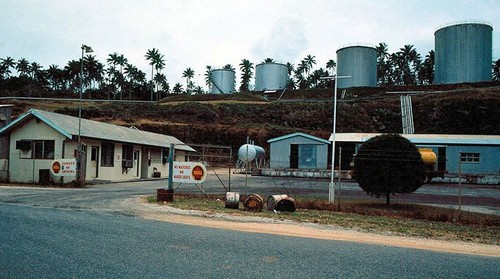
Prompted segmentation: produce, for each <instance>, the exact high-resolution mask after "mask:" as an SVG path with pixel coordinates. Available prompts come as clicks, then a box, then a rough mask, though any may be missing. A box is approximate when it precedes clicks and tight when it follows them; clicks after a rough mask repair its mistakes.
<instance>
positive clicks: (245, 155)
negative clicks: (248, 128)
mask: <svg viewBox="0 0 500 279" xmlns="http://www.w3.org/2000/svg"><path fill="white" fill-rule="evenodd" d="M256 155H257V150H256V149H255V146H254V145H252V144H244V145H242V146H241V147H240V149H238V158H239V159H240V160H241V161H243V162H245V163H248V162H251V161H253V159H255V156H256Z"/></svg>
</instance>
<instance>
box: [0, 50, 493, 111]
mask: <svg viewBox="0 0 500 279" xmlns="http://www.w3.org/2000/svg"><path fill="white" fill-rule="evenodd" d="M376 51H377V80H378V85H379V86H389V85H426V84H432V82H433V79H434V51H433V50H431V51H429V52H428V53H427V54H426V55H425V57H424V58H422V56H421V54H419V53H418V52H417V50H416V49H415V47H414V46H413V45H405V46H403V47H402V48H400V49H399V50H398V51H396V52H394V53H389V52H388V46H387V44H385V43H380V44H379V45H378V46H376ZM144 58H145V60H146V61H148V62H149V65H151V73H150V75H149V78H148V74H146V73H145V72H143V71H141V70H139V69H138V68H137V67H136V66H134V65H132V64H131V63H129V62H128V59H127V58H126V57H125V56H124V55H123V54H119V53H116V52H115V53H111V54H109V55H108V56H107V59H106V62H105V63H102V62H100V61H98V60H97V59H96V56H95V55H90V54H87V55H86V56H84V57H83V61H82V59H79V60H71V61H69V62H68V63H67V64H66V65H65V66H64V67H59V66H58V65H54V64H52V65H50V66H49V67H48V68H47V69H43V67H42V66H41V65H40V64H38V63H37V62H29V61H28V60H26V59H25V58H20V59H18V60H15V59H13V58H12V57H9V56H7V57H5V58H1V59H0V82H1V83H0V84H5V82H7V81H9V80H11V79H16V84H19V83H21V84H22V83H30V84H35V85H37V86H38V88H42V89H44V90H47V91H49V92H61V91H66V92H73V93H78V92H79V90H80V86H82V87H83V88H84V92H83V93H84V94H87V95H86V96H88V97H89V98H90V97H91V96H92V94H94V95H93V96H94V97H96V96H101V97H103V96H106V97H107V98H108V99H120V100H123V99H129V100H131V99H134V100H151V101H153V100H159V99H161V98H162V97H165V96H166V95H167V94H203V93H210V92H211V88H210V86H211V85H212V71H213V70H214V69H213V68H212V67H211V66H206V70H205V73H204V77H205V84H206V85H207V88H208V90H207V91H205V90H204V88H203V87H201V86H200V85H195V84H194V83H193V80H192V79H193V77H194V76H195V71H194V70H193V69H192V68H191V67H188V68H186V69H185V70H184V71H183V72H182V77H183V78H185V79H186V84H185V87H184V85H183V84H181V83H176V84H175V85H174V86H173V87H172V88H171V87H170V84H169V83H168V80H167V77H166V75H165V74H164V73H163V72H162V71H163V70H164V69H165V66H166V60H165V57H164V55H163V54H161V53H160V51H159V50H158V49H156V48H152V49H149V50H147V52H146V54H145V55H144ZM261 63H275V60H274V59H273V58H266V59H265V60H263V61H262V62H261ZM286 65H287V69H288V76H289V80H288V85H287V88H288V89H321V88H330V87H332V84H333V83H332V81H331V80H328V79H322V78H324V77H328V76H334V75H335V72H336V62H335V61H334V60H333V59H330V60H328V61H327V62H326V64H325V67H319V68H316V65H317V64H316V57H315V56H314V55H307V56H306V57H304V58H303V59H302V60H300V62H299V63H297V64H292V63H290V62H288V63H286ZM238 66H239V70H240V86H239V88H238V89H237V90H239V91H240V92H248V91H251V90H252V88H251V81H252V78H253V77H254V72H255V64H254V63H252V62H250V61H249V60H248V59H242V60H241V63H240V64H238ZM223 69H226V70H231V71H235V68H234V67H233V66H232V65H231V64H227V65H225V66H224V67H223ZM13 70H15V71H16V72H17V76H14V75H12V73H13ZM82 70H83V71H82ZM81 74H82V75H83V76H82V77H81V80H82V83H83V84H82V85H80V75H81ZM492 80H497V81H498V80H500V59H499V60H497V61H494V62H493V63H492ZM235 83H236V80H235ZM2 87H5V86H2ZM2 87H0V90H2V89H3V91H5V89H4V88H2Z"/></svg>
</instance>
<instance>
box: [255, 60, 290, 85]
mask: <svg viewBox="0 0 500 279" xmlns="http://www.w3.org/2000/svg"><path fill="white" fill-rule="evenodd" d="M287 83H288V66H287V65H285V64H280V63H261V64H258V65H257V66H255V89H254V90H255V91H265V90H282V89H285V88H286V85H287Z"/></svg>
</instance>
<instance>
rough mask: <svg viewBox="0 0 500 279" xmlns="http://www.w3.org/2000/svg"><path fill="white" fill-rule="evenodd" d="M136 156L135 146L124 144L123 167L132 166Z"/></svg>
mask: <svg viewBox="0 0 500 279" xmlns="http://www.w3.org/2000/svg"><path fill="white" fill-rule="evenodd" d="M133 158H134V146H133V145H128V144H124V145H123V146H122V167H124V168H132V167H133V166H134V165H133Z"/></svg>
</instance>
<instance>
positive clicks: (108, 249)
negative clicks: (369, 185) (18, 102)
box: [0, 189, 500, 278]
mask: <svg viewBox="0 0 500 279" xmlns="http://www.w3.org/2000/svg"><path fill="white" fill-rule="evenodd" d="M1 191H2V192H3V189H2V190H1ZM87 191H88V190H82V191H81V193H86V192H87ZM56 192H58V191H56ZM53 193H54V192H53ZM53 193H50V194H53ZM66 194H68V193H66ZM45 195H47V193H45V194H42V196H45ZM83 196H85V195H83ZM83 196H81V198H82V197H83ZM31 197H32V198H37V197H39V196H38V195H33V196H31ZM95 197H96V196H95V195H93V198H95ZM54 201H55V202H56V204H58V203H59V202H58V201H60V196H58V195H56V197H55V198H54ZM46 205H47V204H46ZM97 205H99V203H98V204H97ZM0 228H1V229H0V278H256V277H277V278H498V274H500V261H499V260H498V258H490V257H481V256H470V255H458V254H448V253H436V252H428V251H422V250H415V249H405V248H394V247H386V246H379V245H367V244H359V243H350V242H341V241H327V240H318V239H307V238H297V237H287V236H277V235H266V234H257V233H244V232H236V231H229V230H222V229H214V228H204V227H197V226H188V225H182V224H174V223H167V222H159V221H151V220H145V219H142V218H139V217H135V216H131V215H128V214H123V213H122V212H120V211H109V210H88V209H82V208H77V207H72V208H64V207H60V206H54V207H46V206H43V207H42V206H32V205H22V204H20V203H10V204H9V203H6V202H5V201H3V200H2V201H1V202H0Z"/></svg>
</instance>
